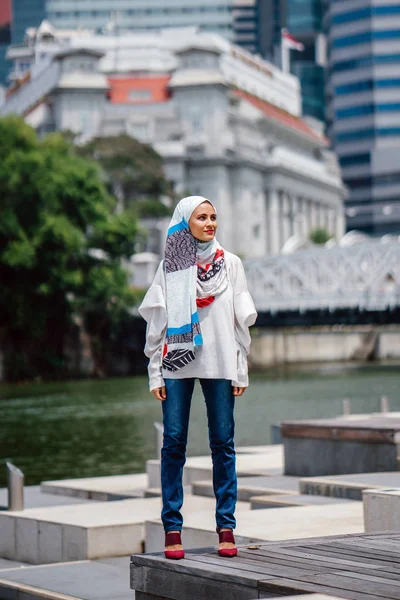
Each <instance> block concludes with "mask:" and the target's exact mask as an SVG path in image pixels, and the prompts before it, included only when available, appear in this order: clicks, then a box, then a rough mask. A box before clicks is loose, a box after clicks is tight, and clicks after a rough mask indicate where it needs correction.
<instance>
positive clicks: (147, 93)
mask: <svg viewBox="0 0 400 600" xmlns="http://www.w3.org/2000/svg"><path fill="white" fill-rule="evenodd" d="M128 98H129V100H130V101H131V102H143V100H151V98H152V93H151V90H148V89H136V90H130V91H129V94H128Z"/></svg>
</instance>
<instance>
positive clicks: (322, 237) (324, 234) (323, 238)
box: [309, 227, 332, 244]
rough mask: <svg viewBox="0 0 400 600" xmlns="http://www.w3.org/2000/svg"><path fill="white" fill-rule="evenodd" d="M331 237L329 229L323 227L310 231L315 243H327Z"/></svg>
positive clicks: (310, 236) (311, 238) (312, 240)
mask: <svg viewBox="0 0 400 600" xmlns="http://www.w3.org/2000/svg"><path fill="white" fill-rule="evenodd" d="M331 237H332V235H331V234H330V233H329V231H328V230H327V229H324V228H323V227H318V228H316V229H313V230H312V231H310V233H309V238H310V240H311V242H312V243H313V244H326V242H327V241H328V240H330V239H331Z"/></svg>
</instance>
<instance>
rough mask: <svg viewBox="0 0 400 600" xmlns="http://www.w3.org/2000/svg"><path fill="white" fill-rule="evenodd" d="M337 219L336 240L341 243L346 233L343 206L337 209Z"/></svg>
mask: <svg viewBox="0 0 400 600" xmlns="http://www.w3.org/2000/svg"><path fill="white" fill-rule="evenodd" d="M335 216H336V218H335V221H336V231H335V234H336V239H337V240H338V241H339V240H340V239H341V238H342V237H343V236H344V232H345V222H344V211H343V206H339V207H338V208H337V209H336V214H335Z"/></svg>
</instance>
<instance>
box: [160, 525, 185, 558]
mask: <svg viewBox="0 0 400 600" xmlns="http://www.w3.org/2000/svg"><path fill="white" fill-rule="evenodd" d="M178 544H179V545H182V540H181V534H180V533H173V532H170V531H167V532H166V534H165V545H166V546H177V545H178ZM164 555H165V558H169V559H172V560H179V559H181V558H184V556H185V551H184V550H183V549H182V550H164Z"/></svg>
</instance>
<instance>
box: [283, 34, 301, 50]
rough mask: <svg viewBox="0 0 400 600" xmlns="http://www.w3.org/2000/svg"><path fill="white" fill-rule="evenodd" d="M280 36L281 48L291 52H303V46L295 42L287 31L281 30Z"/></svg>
mask: <svg viewBox="0 0 400 600" xmlns="http://www.w3.org/2000/svg"><path fill="white" fill-rule="evenodd" d="M281 35H282V46H285V47H286V48H290V49H293V50H299V51H300V52H301V51H302V50H304V44H302V43H301V42H299V41H298V40H296V38H295V37H294V36H293V35H292V34H291V33H289V32H288V30H287V29H282V30H281Z"/></svg>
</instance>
